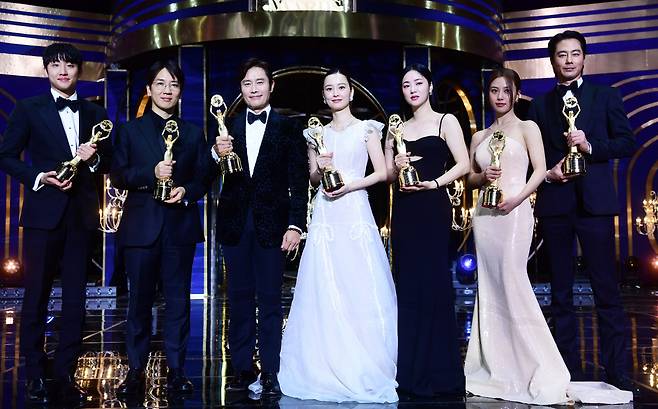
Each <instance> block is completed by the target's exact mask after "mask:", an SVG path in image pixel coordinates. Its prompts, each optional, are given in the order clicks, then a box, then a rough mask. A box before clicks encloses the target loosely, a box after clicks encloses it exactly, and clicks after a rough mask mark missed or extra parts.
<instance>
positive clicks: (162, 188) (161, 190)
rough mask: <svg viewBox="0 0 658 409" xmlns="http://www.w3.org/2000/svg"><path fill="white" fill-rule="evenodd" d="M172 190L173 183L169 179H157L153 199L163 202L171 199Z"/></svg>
mask: <svg viewBox="0 0 658 409" xmlns="http://www.w3.org/2000/svg"><path fill="white" fill-rule="evenodd" d="M173 188H174V181H173V180H171V179H159V180H158V181H157V182H156V183H155V188H154V189H153V198H154V199H155V200H160V201H161V202H164V201H166V200H169V198H170V197H171V191H172V190H173Z"/></svg>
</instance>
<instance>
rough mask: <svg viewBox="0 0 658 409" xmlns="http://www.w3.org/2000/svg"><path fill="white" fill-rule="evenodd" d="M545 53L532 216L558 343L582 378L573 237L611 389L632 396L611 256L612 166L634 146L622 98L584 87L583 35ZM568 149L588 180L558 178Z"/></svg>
mask: <svg viewBox="0 0 658 409" xmlns="http://www.w3.org/2000/svg"><path fill="white" fill-rule="evenodd" d="M548 51H549V55H550V58H551V63H552V65H553V70H554V72H555V75H556V77H557V82H558V85H557V87H556V88H555V89H553V90H551V91H550V92H549V93H547V94H545V95H541V96H539V97H538V98H536V99H534V100H533V102H532V104H531V106H530V110H529V119H532V120H533V121H535V122H536V123H537V125H539V128H540V129H541V131H542V136H543V140H544V151H545V152H546V165H547V167H548V168H549V169H550V170H549V171H548V172H547V175H546V183H544V184H543V185H542V186H540V189H539V191H538V195H537V203H536V207H535V214H536V215H537V217H538V218H539V229H540V233H541V235H542V237H543V239H544V247H545V249H546V251H547V255H548V263H549V270H550V273H551V289H552V306H551V308H552V316H553V322H554V323H555V340H556V343H557V345H558V348H559V349H560V352H561V354H562V357H563V358H564V360H565V363H566V364H567V367H568V368H569V370H570V372H571V376H572V379H575V380H578V379H579V378H582V377H583V374H582V372H581V369H580V368H581V363H580V358H579V349H578V344H577V342H576V333H577V321H576V316H575V312H574V307H573V283H574V263H573V255H574V243H575V238H576V237H577V238H578V242H579V243H580V247H581V249H582V254H583V258H584V262H585V265H586V268H587V271H588V272H589V275H590V281H591V283H592V289H593V291H594V299H595V302H596V308H597V313H598V322H599V329H600V334H601V353H602V362H603V365H604V366H605V369H606V373H607V376H608V382H610V383H612V384H614V385H616V386H619V387H621V388H624V389H629V388H632V384H631V383H630V381H629V379H628V377H627V365H626V330H625V329H626V316H625V314H624V310H623V307H622V305H621V299H620V295H619V288H618V282H617V277H616V271H615V256H614V254H615V251H614V224H613V223H614V222H613V220H614V216H615V215H616V214H618V212H619V208H618V200H617V194H616V192H615V188H614V181H613V178H612V173H611V171H610V166H609V165H610V164H609V161H610V160H612V159H616V158H624V157H628V156H631V155H632V154H633V151H634V150H635V140H634V137H633V133H632V131H631V128H630V125H629V122H628V118H627V116H626V113H625V112H624V107H623V104H622V99H621V97H620V95H619V92H617V91H616V90H614V89H613V88H610V87H607V86H601V85H596V84H594V83H591V82H589V81H584V80H583V79H582V73H583V68H584V65H585V53H586V42H585V38H584V37H583V36H582V34H580V33H578V32H576V31H565V32H563V33H560V34H557V35H556V36H554V37H553V38H552V39H551V40H550V41H549V44H548ZM571 96H575V97H576V98H577V100H578V103H579V105H580V114H579V115H578V117H577V119H576V128H577V130H575V131H572V132H566V130H567V122H566V119H565V118H564V116H563V114H562V109H563V106H564V101H565V100H566V98H568V97H571ZM569 146H577V147H578V151H579V152H580V153H582V154H583V155H584V157H585V162H586V170H587V173H586V174H585V175H582V176H576V177H573V178H567V177H565V176H564V174H563V173H562V170H561V166H562V163H563V161H564V157H565V154H566V153H567V151H568V149H569Z"/></svg>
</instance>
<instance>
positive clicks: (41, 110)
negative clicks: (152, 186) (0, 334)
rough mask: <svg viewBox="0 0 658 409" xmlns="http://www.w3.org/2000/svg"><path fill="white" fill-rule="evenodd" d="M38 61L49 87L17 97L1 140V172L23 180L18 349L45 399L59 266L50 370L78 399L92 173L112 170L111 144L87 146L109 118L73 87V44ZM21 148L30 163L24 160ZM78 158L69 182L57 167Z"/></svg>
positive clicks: (32, 388) (94, 206)
mask: <svg viewBox="0 0 658 409" xmlns="http://www.w3.org/2000/svg"><path fill="white" fill-rule="evenodd" d="M43 65H44V68H45V70H46V74H47V76H48V81H49V82H50V92H48V93H46V94H43V95H39V96H36V97H32V98H27V99H24V100H21V101H18V103H17V104H16V108H15V109H14V112H13V113H12V114H11V117H10V118H9V122H8V125H7V130H6V132H5V135H4V139H3V141H2V144H0V169H2V170H3V171H5V172H6V173H7V174H9V175H11V176H12V177H13V178H15V179H17V180H18V181H19V182H20V183H22V184H23V185H25V201H24V202H23V209H22V212H21V221H20V223H21V226H23V232H24V248H25V252H24V255H23V256H24V257H23V262H24V266H25V295H24V298H23V306H22V312H21V336H20V349H21V354H22V355H23V356H24V357H25V374H26V378H27V388H26V389H27V398H28V400H29V401H32V402H48V401H49V400H50V399H51V397H50V396H49V394H48V391H47V388H46V383H45V379H46V376H47V375H46V362H47V356H46V353H45V351H44V336H45V331H46V314H47V307H48V297H49V295H50V291H51V288H52V285H53V279H54V275H55V272H56V270H57V267H56V266H59V267H60V270H61V284H62V316H61V317H60V319H59V320H58V321H59V322H58V324H59V327H60V331H59V344H58V346H57V350H56V352H55V359H54V364H53V375H54V377H55V379H56V381H57V383H58V387H57V390H58V392H60V397H63V398H66V399H67V400H69V399H70V400H74V399H83V398H84V393H83V392H82V391H81V390H80V389H79V388H78V387H77V386H76V384H75V381H74V379H73V376H72V375H73V371H74V370H75V364H76V360H77V355H78V352H79V350H80V346H81V344H82V329H83V325H84V318H85V293H86V283H87V263H88V262H89V257H90V250H91V243H92V237H93V232H94V230H95V229H96V228H97V227H98V193H97V190H96V183H95V180H94V179H95V176H94V174H95V173H104V172H106V171H107V169H108V168H109V164H110V153H111V144H110V139H106V140H104V141H102V142H100V143H99V144H98V146H96V144H89V143H87V141H88V140H89V138H90V136H91V131H92V127H93V126H94V125H95V124H97V123H98V122H100V121H102V120H104V119H107V113H106V112H105V110H104V109H103V108H101V107H99V106H97V105H95V104H93V103H91V102H88V101H85V100H81V99H79V98H78V94H77V93H76V84H77V81H78V78H79V76H80V74H81V70H82V54H81V53H80V51H78V50H77V49H76V48H75V47H73V46H72V45H70V44H64V43H55V44H51V45H50V46H48V47H46V49H45V51H44V54H43ZM23 151H25V152H26V153H27V156H29V158H30V160H29V161H24V160H21V158H20V155H21V153H22V152H23ZM75 155H77V156H79V157H80V158H82V160H83V162H82V163H80V164H79V165H78V174H77V176H76V177H75V178H74V179H73V180H72V181H68V182H60V181H59V180H57V179H56V178H55V175H56V172H55V170H54V169H56V168H57V167H58V165H59V164H60V163H61V162H64V161H68V160H71V158H73V157H74V156H75Z"/></svg>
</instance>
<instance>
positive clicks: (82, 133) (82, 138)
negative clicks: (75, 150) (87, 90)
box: [78, 100, 95, 145]
mask: <svg viewBox="0 0 658 409" xmlns="http://www.w3.org/2000/svg"><path fill="white" fill-rule="evenodd" d="M87 104H88V102H87V101H85V100H81V101H80V112H79V115H78V117H79V120H80V124H79V128H78V129H79V134H78V140H79V142H80V145H82V144H83V143H85V142H87V141H89V139H91V130H92V128H93V126H94V125H95V124H93V123H92V121H93V118H92V112H91V108H90V107H89V105H87Z"/></svg>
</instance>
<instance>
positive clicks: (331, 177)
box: [305, 116, 345, 192]
mask: <svg viewBox="0 0 658 409" xmlns="http://www.w3.org/2000/svg"><path fill="white" fill-rule="evenodd" d="M305 136H306V141H307V142H308V143H309V144H310V145H311V146H312V147H313V149H314V150H315V152H316V153H317V154H318V155H323V154H326V153H328V152H329V151H328V150H327V147H326V146H325V144H324V128H323V127H322V122H320V120H319V119H318V118H316V117H314V116H312V117H311V118H309V120H308V132H305ZM321 171H322V187H323V188H324V190H325V191H326V192H333V191H336V190H338V189H340V188H341V187H343V186H345V183H344V182H343V178H342V177H341V175H340V173H339V172H338V171H337V170H335V169H334V168H333V167H332V166H327V167H325V168H324V169H321Z"/></svg>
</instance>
